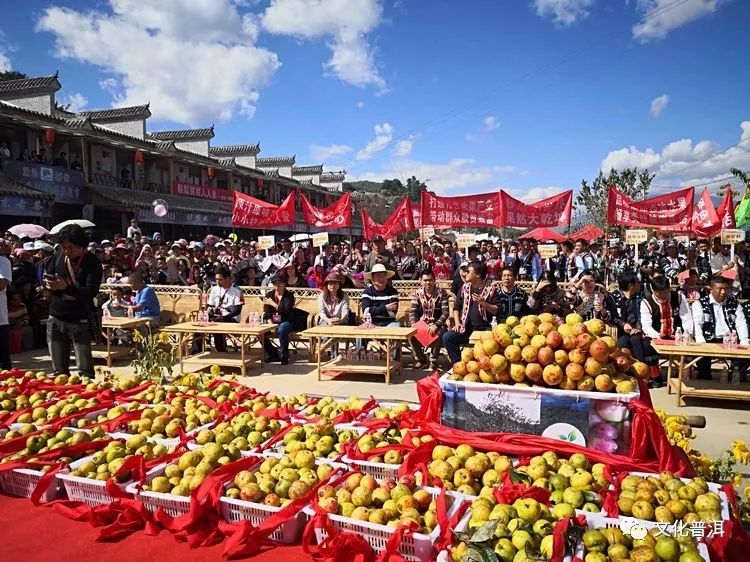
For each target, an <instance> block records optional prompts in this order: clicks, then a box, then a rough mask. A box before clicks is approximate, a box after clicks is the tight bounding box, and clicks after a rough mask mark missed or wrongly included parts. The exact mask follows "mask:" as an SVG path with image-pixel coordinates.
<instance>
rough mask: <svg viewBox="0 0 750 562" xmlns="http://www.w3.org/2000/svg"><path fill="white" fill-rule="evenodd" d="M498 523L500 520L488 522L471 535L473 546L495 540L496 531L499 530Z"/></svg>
mask: <svg viewBox="0 0 750 562" xmlns="http://www.w3.org/2000/svg"><path fill="white" fill-rule="evenodd" d="M498 523H499V519H495V520H493V521H487V523H485V524H484V525H482V526H481V527H477V529H476V530H475V531H474V533H473V534H472V535H471V541H470V542H471V543H472V544H474V543H483V542H487V541H488V540H490V539H491V538H493V537H494V536H495V529H496V528H497V524H498Z"/></svg>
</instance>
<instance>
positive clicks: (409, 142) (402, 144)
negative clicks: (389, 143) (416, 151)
mask: <svg viewBox="0 0 750 562" xmlns="http://www.w3.org/2000/svg"><path fill="white" fill-rule="evenodd" d="M412 148H414V137H409V138H408V139H403V140H400V141H398V142H397V143H396V148H395V149H394V150H393V155H394V156H396V157H397V158H404V157H406V156H409V154H411V150H412Z"/></svg>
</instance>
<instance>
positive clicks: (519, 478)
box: [510, 470, 531, 484]
mask: <svg viewBox="0 0 750 562" xmlns="http://www.w3.org/2000/svg"><path fill="white" fill-rule="evenodd" d="M510 481H511V482H513V484H517V483H518V482H526V483H527V484H531V478H529V476H528V475H527V474H524V473H523V472H518V471H516V470H511V471H510Z"/></svg>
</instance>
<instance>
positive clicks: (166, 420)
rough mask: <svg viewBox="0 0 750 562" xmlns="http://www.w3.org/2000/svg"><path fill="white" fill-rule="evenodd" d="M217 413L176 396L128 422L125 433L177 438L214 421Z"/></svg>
mask: <svg viewBox="0 0 750 562" xmlns="http://www.w3.org/2000/svg"><path fill="white" fill-rule="evenodd" d="M217 415H218V412H217V411H216V410H215V409H214V408H211V407H210V406H208V405H206V404H204V403H203V402H201V401H200V400H197V399H195V398H185V397H184V396H176V397H175V398H173V399H172V400H171V402H170V403H169V404H155V405H154V406H152V407H149V408H146V409H144V410H143V412H142V413H141V416H140V419H138V420H135V421H131V422H128V424H127V429H126V431H127V433H130V434H140V435H145V436H146V437H155V438H158V439H171V438H174V437H179V435H180V432H181V431H185V432H189V431H193V430H195V429H198V428H199V427H200V426H202V425H206V424H208V423H211V422H213V421H215V420H216V416H217Z"/></svg>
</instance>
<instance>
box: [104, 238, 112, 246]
mask: <svg viewBox="0 0 750 562" xmlns="http://www.w3.org/2000/svg"><path fill="white" fill-rule="evenodd" d="M107 244H109V245H110V246H111V245H112V242H111V241H109V240H107V239H106V238H105V239H104V240H102V246H106V245H107Z"/></svg>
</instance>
